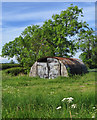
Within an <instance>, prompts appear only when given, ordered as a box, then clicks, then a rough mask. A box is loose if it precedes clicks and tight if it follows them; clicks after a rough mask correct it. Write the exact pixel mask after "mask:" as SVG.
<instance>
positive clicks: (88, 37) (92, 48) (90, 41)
mask: <svg viewBox="0 0 97 120" xmlns="http://www.w3.org/2000/svg"><path fill="white" fill-rule="evenodd" d="M78 44H79V47H80V49H81V50H82V51H83V53H82V54H81V55H80V58H81V59H82V60H83V62H84V63H85V64H86V65H87V66H88V67H89V68H97V57H96V56H97V38H96V36H95V35H94V31H93V29H88V30H87V31H85V32H84V33H83V32H81V33H80V40H79V41H78Z"/></svg>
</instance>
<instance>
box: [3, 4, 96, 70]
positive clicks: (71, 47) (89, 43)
mask: <svg viewBox="0 0 97 120" xmlns="http://www.w3.org/2000/svg"><path fill="white" fill-rule="evenodd" d="M79 17H80V18H83V10H82V9H80V8H78V6H73V4H71V6H70V7H68V8H67V9H66V10H63V11H61V13H60V14H55V15H52V19H49V20H47V21H44V24H43V25H42V26H39V25H31V26H28V27H27V28H26V29H25V30H24V31H23V32H22V34H21V35H20V36H19V37H17V38H15V40H13V41H11V42H9V43H6V44H5V45H4V46H3V49H2V57H9V58H12V57H14V56H15V57H16V58H17V60H18V62H19V63H20V64H21V65H22V66H24V67H25V68H27V69H28V68H29V67H31V66H32V64H33V63H34V62H35V61H36V60H37V59H39V58H41V57H45V56H61V57H64V56H65V57H72V56H73V55H74V54H75V53H76V52H77V50H78V49H81V50H82V51H83V54H81V58H82V60H83V61H84V62H85V63H87V65H88V66H89V65H93V67H95V66H97V63H96V61H97V60H96V57H95V55H96V54H97V52H96V51H97V50H96V48H97V39H96V38H95V35H94V31H93V29H92V28H89V25H88V24H87V23H86V21H82V20H80V21H79ZM75 36H77V37H75ZM89 67H90V66H89Z"/></svg>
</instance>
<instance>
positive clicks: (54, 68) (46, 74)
mask: <svg viewBox="0 0 97 120" xmlns="http://www.w3.org/2000/svg"><path fill="white" fill-rule="evenodd" d="M86 72H87V68H86V66H85V65H84V63H83V62H82V61H80V60H79V59H75V58H63V57H45V58H41V59H39V60H38V61H36V62H35V63H34V64H33V66H32V67H31V70H30V74H29V76H33V77H35V76H39V77H40V78H49V79H51V78H52V79H53V78H56V77H58V76H65V77H67V76H68V75H69V73H70V74H82V73H86Z"/></svg>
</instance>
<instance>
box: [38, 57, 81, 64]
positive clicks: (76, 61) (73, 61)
mask: <svg viewBox="0 0 97 120" xmlns="http://www.w3.org/2000/svg"><path fill="white" fill-rule="evenodd" d="M47 58H55V59H58V60H60V61H62V62H63V63H64V64H67V65H73V66H74V65H81V64H83V62H82V61H81V60H79V59H76V58H65V57H50V56H48V57H44V58H40V59H39V60H38V61H42V60H44V59H47Z"/></svg>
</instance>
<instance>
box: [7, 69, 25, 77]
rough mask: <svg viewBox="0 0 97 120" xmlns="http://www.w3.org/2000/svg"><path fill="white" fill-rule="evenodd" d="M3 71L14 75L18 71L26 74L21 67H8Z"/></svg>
mask: <svg viewBox="0 0 97 120" xmlns="http://www.w3.org/2000/svg"><path fill="white" fill-rule="evenodd" d="M5 73H7V74H11V75H13V76H16V75H18V74H20V73H22V74H27V72H26V71H25V69H23V68H22V67H14V68H9V69H7V70H5Z"/></svg>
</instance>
